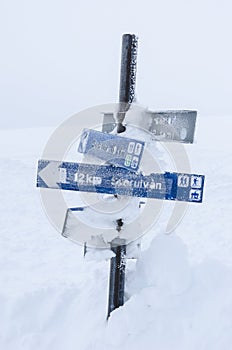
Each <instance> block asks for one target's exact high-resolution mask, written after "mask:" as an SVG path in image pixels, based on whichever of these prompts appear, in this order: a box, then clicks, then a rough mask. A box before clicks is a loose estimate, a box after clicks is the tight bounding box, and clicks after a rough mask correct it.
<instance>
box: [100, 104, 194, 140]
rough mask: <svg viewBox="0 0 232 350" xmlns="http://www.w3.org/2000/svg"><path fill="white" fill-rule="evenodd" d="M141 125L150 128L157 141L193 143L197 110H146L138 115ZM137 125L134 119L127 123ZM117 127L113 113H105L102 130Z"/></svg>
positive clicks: (108, 130) (138, 122)
mask: <svg viewBox="0 0 232 350" xmlns="http://www.w3.org/2000/svg"><path fill="white" fill-rule="evenodd" d="M137 118H138V119H137V124H138V126H139V127H141V128H143V129H145V130H148V131H149V132H150V133H151V134H152V135H153V137H154V139H155V140H156V141H164V142H168V141H175V142H181V143H193V141H194V133H195V126H196V118H197V112H196V111H187V110H183V111H181V110H180V111H177V110H172V111H160V112H153V111H149V110H146V111H145V113H144V114H141V116H137ZM130 122H131V123H132V125H135V124H136V122H135V121H134V120H131V121H130V120H129V119H128V120H127V123H128V124H130ZM114 128H115V119H114V115H113V113H104V115H103V127H102V131H104V132H111V131H112V130H113V129H114Z"/></svg>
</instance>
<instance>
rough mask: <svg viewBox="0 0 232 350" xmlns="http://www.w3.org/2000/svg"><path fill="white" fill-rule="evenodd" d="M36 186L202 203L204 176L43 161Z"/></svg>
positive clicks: (40, 163) (39, 166)
mask: <svg viewBox="0 0 232 350" xmlns="http://www.w3.org/2000/svg"><path fill="white" fill-rule="evenodd" d="M37 187H43V188H53V189H61V190H72V191H83V192H98V193H106V194H118V195H124V196H133V197H144V198H157V199H163V200H177V201H185V202H196V203H201V202H202V197H203V187H204V176H203V175H195V174H180V173H169V172H166V173H163V174H150V175H143V174H137V173H134V172H132V171H129V170H127V169H125V168H120V167H115V166H112V165H95V164H83V163H70V162H59V161H49V160H40V161H39V163H38V175H37Z"/></svg>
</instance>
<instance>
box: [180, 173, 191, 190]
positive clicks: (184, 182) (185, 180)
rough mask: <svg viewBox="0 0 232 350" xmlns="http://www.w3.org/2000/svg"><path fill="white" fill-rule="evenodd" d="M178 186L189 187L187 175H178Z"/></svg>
mask: <svg viewBox="0 0 232 350" xmlns="http://www.w3.org/2000/svg"><path fill="white" fill-rule="evenodd" d="M178 186H179V187H189V176H188V175H185V174H181V175H179V176H178Z"/></svg>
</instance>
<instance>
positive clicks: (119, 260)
mask: <svg viewBox="0 0 232 350" xmlns="http://www.w3.org/2000/svg"><path fill="white" fill-rule="evenodd" d="M137 46H138V38H137V37H136V36H135V35H134V34H124V35H123V37H122V56H121V75H120V88H119V111H118V113H117V133H122V132H124V131H125V130H126V128H125V126H124V125H123V124H122V123H123V120H124V118H125V115H126V112H127V111H128V109H129V108H130V104H131V103H132V102H133V99H134V96H135V83H136V64H137ZM122 226H123V220H122V219H121V218H120V219H118V220H117V227H116V230H117V231H118V232H120V231H121V228H122ZM111 250H112V251H113V252H114V253H115V257H113V258H111V261H110V284H109V304H108V316H107V319H108V318H109V316H110V313H111V312H112V311H113V310H115V309H117V308H118V307H120V306H122V305H123V304H124V289H125V270H126V245H125V243H124V241H123V240H121V239H120V238H117V239H115V240H114V241H113V242H111Z"/></svg>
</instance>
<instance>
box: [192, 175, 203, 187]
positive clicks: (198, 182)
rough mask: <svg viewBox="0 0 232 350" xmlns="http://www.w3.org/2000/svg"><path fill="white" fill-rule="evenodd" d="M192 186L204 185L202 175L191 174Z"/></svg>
mask: <svg viewBox="0 0 232 350" xmlns="http://www.w3.org/2000/svg"><path fill="white" fill-rule="evenodd" d="M191 187H192V188H201V187H202V177H201V176H195V175H193V176H191Z"/></svg>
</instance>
